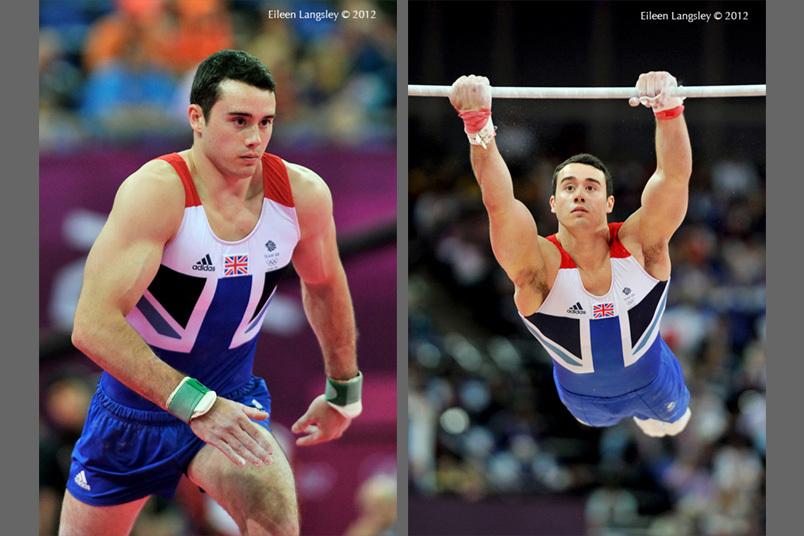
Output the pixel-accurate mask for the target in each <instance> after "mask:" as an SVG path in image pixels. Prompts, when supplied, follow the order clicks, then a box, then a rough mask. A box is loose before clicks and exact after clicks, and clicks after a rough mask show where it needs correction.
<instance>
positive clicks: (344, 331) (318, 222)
mask: <svg viewBox="0 0 804 536" xmlns="http://www.w3.org/2000/svg"><path fill="white" fill-rule="evenodd" d="M301 169H302V170H303V168H301ZM300 174H303V178H302V180H301V181H300V186H301V188H299V189H298V190H295V191H294V198H295V199H296V200H297V201H296V203H297V214H298V216H299V224H300V226H301V228H302V229H301V233H302V236H301V238H300V239H299V243H298V245H297V246H296V250H295V251H294V253H293V267H294V268H295V269H296V272H297V273H298V274H299V277H300V279H301V288H302V300H303V304H304V311H305V313H306V314H307V318H308V320H309V322H310V325H311V327H312V328H313V331H314V332H315V335H316V338H317V339H318V342H319V344H320V345H321V350H322V353H323V355H324V367H325V372H326V374H327V376H329V377H330V378H333V379H341V380H346V379H349V378H353V377H354V376H356V375H357V357H356V338H357V337H356V328H355V321H354V311H353V308H352V298H351V295H350V293H349V287H348V285H347V282H346V273H345V272H344V269H343V265H342V264H341V259H340V256H339V254H338V245H337V242H336V240H335V238H336V237H335V222H334V221H333V218H332V198H331V195H330V192H329V189H328V188H327V186H326V184H324V182H323V181H322V180H321V179H320V178H318V177H317V176H316V175H315V174H314V173H312V172H311V171H309V170H303V171H301V173H300ZM300 191H301V193H297V192H300Z"/></svg>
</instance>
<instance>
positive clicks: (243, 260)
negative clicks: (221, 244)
mask: <svg viewBox="0 0 804 536" xmlns="http://www.w3.org/2000/svg"><path fill="white" fill-rule="evenodd" d="M223 275H224V276H225V277H228V276H233V275H248V255H227V256H226V257H224V258H223Z"/></svg>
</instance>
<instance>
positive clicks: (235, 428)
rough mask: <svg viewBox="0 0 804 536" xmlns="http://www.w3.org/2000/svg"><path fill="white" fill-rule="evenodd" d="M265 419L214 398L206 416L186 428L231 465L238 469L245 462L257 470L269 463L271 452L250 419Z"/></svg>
mask: <svg viewBox="0 0 804 536" xmlns="http://www.w3.org/2000/svg"><path fill="white" fill-rule="evenodd" d="M267 418H268V413H266V412H264V411H261V410H259V409H257V408H252V407H250V406H246V405H244V404H240V403H239V402H235V401H233V400H228V399H226V398H222V397H218V398H216V399H215V403H214V404H212V408H210V410H209V411H208V412H207V413H205V414H204V415H201V416H199V417H194V418H193V419H191V420H190V428H191V429H192V430H193V433H195V435H197V436H198V437H199V438H200V439H202V440H204V441H205V442H206V443H209V444H210V445H212V446H213V447H215V448H217V449H218V450H220V451H221V452H223V453H224V454H225V455H226V457H228V458H229V459H230V460H232V462H234V463H235V464H237V465H239V466H241V467H242V466H244V465H245V464H246V462H248V463H250V464H251V465H253V466H255V467H260V466H261V465H270V464H271V463H272V461H273V460H272V458H271V456H272V455H273V453H274V449H273V447H272V446H271V443H270V442H269V440H268V437H267V434H265V433H264V432H263V431H262V430H260V428H261V426H260V425H258V424H255V423H253V422H251V419H255V420H258V421H261V420H265V419H267Z"/></svg>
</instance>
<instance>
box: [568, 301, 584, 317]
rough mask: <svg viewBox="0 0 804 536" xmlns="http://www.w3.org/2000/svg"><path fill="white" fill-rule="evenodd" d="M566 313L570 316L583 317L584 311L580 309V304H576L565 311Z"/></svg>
mask: <svg viewBox="0 0 804 536" xmlns="http://www.w3.org/2000/svg"><path fill="white" fill-rule="evenodd" d="M567 312H568V313H569V314H571V315H585V314H586V311H584V310H583V307H581V302H577V303H576V304H575V305H573V306H572V307H570V308H569V309H567Z"/></svg>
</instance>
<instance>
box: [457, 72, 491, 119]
mask: <svg viewBox="0 0 804 536" xmlns="http://www.w3.org/2000/svg"><path fill="white" fill-rule="evenodd" d="M449 102H450V103H451V104H452V106H454V107H455V109H456V110H458V111H472V110H491V84H489V79H488V78H486V77H485V76H475V75H473V74H470V75H469V76H462V77H460V78H458V79H457V80H456V81H455V82H453V84H452V88H451V89H450V92H449Z"/></svg>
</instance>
